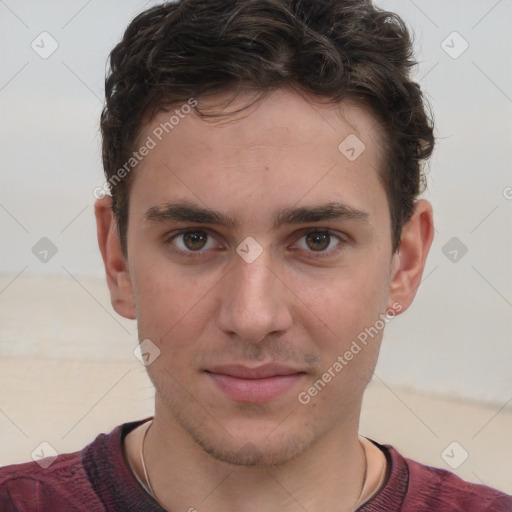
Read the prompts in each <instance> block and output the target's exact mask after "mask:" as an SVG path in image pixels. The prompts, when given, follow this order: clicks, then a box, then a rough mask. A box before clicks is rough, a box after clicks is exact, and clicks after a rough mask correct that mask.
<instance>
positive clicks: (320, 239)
mask: <svg viewBox="0 0 512 512" xmlns="http://www.w3.org/2000/svg"><path fill="white" fill-rule="evenodd" d="M342 242H343V238H342V237H341V235H337V234H335V233H331V232H329V231H319V230H313V231H309V232H307V233H304V235H303V236H301V237H300V239H299V240H298V241H297V243H296V244H295V246H296V247H298V248H299V249H301V250H303V251H307V252H309V253H312V252H316V253H319V256H320V254H321V253H325V254H326V255H327V254H334V253H335V252H336V251H337V250H338V249H341V247H342V245H343V244H342Z"/></svg>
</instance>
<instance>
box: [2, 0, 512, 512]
mask: <svg viewBox="0 0 512 512" xmlns="http://www.w3.org/2000/svg"><path fill="white" fill-rule="evenodd" d="M410 55H411V45H410V40H409V35H408V32H407V30H406V28H405V26H404V25H403V23H402V21H401V20H400V19H399V18H398V17H397V16H396V15H394V14H392V13H388V12H383V11H381V10H378V9H377V8H375V7H374V6H372V4H371V3H370V2H369V1H362V0H361V1H353V0H352V1H348V0H347V1H340V0H315V1H312V0H308V1H302V0H242V1H237V2H234V1H226V0H207V1H206V0H205V1H202V0H182V1H181V2H177V3H171V4H166V5H161V6H157V7H153V8H151V9H149V10H147V11H145V12H143V13H142V14H140V15H139V16H138V17H137V18H135V19H134V20H133V21H132V23H131V24H130V26H129V27H128V29H127V30H126V32H125V35H124V38H123V40H122V41H121V42H120V43H119V44H118V45H117V46H116V48H115V49H114V50H113V52H112V54H111V59H110V64H111V72H110V74H109V76H108V78H107V81H106V96H107V101H106V107H105V109H104V111H103V114H102V119H101V129H102V135H103V162H104V168H105V173H106V177H107V182H108V185H109V191H110V193H111V196H106V197H102V198H100V199H98V201H97V203H96V219H97V226H98V240H99V246H100V250H101V254H102V256H103V260H104V263H105V269H106V276H107V283H108V286H109V289H110V294H111V299H112V305H113V307H114V309H115V310H116V311H117V312H118V313H119V314H120V315H122V316H124V317H126V318H132V319H137V323H138V331H139V339H140V341H141V351H142V353H143V357H144V361H145V364H147V370H148V374H149V376H150V378H151V380H152V382H153V384H154V386H155V390H156V394H155V414H154V417H152V418H147V419H144V420H141V421H138V422H134V423H128V424H124V425H121V426H119V427H117V428H116V429H115V430H114V431H112V432H111V433H110V434H108V435H105V434H102V435H100V436H98V438H97V439H96V440H95V441H94V442H92V443H91V444H90V445H89V446H87V447H85V448H84V449H83V450H82V451H80V452H76V453H73V454H64V455H60V456H59V457H58V458H57V460H55V461H54V462H53V463H52V464H51V465H50V466H49V467H48V468H47V469H41V467H40V465H38V464H36V463H35V462H32V463H26V464H22V465H13V466H8V467H6V468H3V469H2V470H1V471H0V489H1V490H0V508H1V510H2V511H11V510H17V511H29V510H30V511H33V510H41V511H42V510H44V511H50V510H51V511H53V512H54V511H61V510H62V511H64V510H66V511H70V510H73V511H75V510H76V511H78V510H87V511H94V512H95V511H98V512H99V511H106V510H108V511H125V510H137V511H139V510H143V511H162V510H168V511H189V512H192V511H207V512H230V511H238V512H240V511H241V512H261V511H280V512H289V511H290V512H291V511H305V510H307V511H320V510H335V511H338V512H349V511H355V510H357V511H359V512H370V511H372V512H375V511H395V510H396V511H404V512H407V511H411V512H412V511H414V512H418V511H419V512H421V511H443V512H447V511H462V510H464V511H472V512H473V511H474V512H476V511H493V512H503V511H507V510H512V497H510V496H507V495H505V494H503V493H501V492H499V491H497V490H494V489H491V488H489V487H484V486H481V485H474V484H470V483H466V482H463V481H462V480H460V479H459V478H458V477H456V476H455V475H453V474H451V473H449V472H447V471H444V470H441V469H435V468H430V467H427V466H423V465H421V464H419V463H417V462H414V461H411V460H409V459H405V458H403V457H402V456H401V455H400V454H399V453H398V452H397V451H396V450H395V449H393V448H392V447H390V446H383V445H380V444H378V443H375V442H373V441H370V440H368V439H366V438H363V437H360V436H359V435H358V426H359V425H358V424H359V416H360V410H361V403H362V398H363V393H364V390H365V388H366V385H367V384H368V381H369V380H370V378H371V376H372V373H373V370H374V368H375V364H376V361H377V356H378V352H379V347H380V341H381V339H382V334H383V328H384V326H385V324H386V322H387V320H388V318H389V317H392V316H395V315H398V314H400V313H402V312H403V311H405V310H406V309H407V308H408V307H409V305H410V304H411V302H412V301H413V299H414V296H415V294H416V290H417V288H418V286H419V283H420V280H421V276H422V272H423V269H424V265H425V261H426V258H427V254H428V251H429V248H430V245H431V242H432V238H433V220H432V209H431V206H430V204H429V203H428V202H427V201H425V200H418V195H419V193H420V191H421V183H422V174H421V170H422V161H423V160H425V159H426V158H428V157H429V156H430V154H431V152H432V149H433V144H434V140H433V127H432V122H431V120H430V119H429V117H428V116H427V115H426V112H425V108H424V105H423V100H422V95H421V92H420V90H419V87H418V86H417V84H415V83H413V82H411V80H410V78H409V75H408V70H409V68H410V66H411V65H412V64H413V61H412V60H411V58H410ZM367 329H374V331H375V332H376V334H375V335H374V336H372V337H371V339H367V338H365V337H364V336H361V333H363V332H365V330H367Z"/></svg>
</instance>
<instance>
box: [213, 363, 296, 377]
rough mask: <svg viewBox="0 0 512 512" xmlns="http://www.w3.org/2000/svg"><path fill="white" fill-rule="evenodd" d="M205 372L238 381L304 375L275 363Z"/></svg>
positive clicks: (233, 366)
mask: <svg viewBox="0 0 512 512" xmlns="http://www.w3.org/2000/svg"><path fill="white" fill-rule="evenodd" d="M206 371H207V372H210V373H216V374H221V375H229V376H231V377H238V378H240V379H265V378H268V377H275V376H278V375H293V374H295V373H304V371H302V370H300V369H294V368H290V367H288V366H284V365H281V364H276V363H269V364H265V365H263V366H257V367H255V368H249V367H247V366H241V365H224V366H215V367H213V368H210V369H209V370H206Z"/></svg>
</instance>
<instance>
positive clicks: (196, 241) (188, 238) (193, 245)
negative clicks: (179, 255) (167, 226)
mask: <svg viewBox="0 0 512 512" xmlns="http://www.w3.org/2000/svg"><path fill="white" fill-rule="evenodd" d="M207 240H208V235H207V234H206V233H204V232H203V231H194V232H190V233H184V234H183V243H184V244H185V247H186V248H187V249H190V250H191V251H197V250H199V249H202V248H203V247H204V246H205V245H206V241H207Z"/></svg>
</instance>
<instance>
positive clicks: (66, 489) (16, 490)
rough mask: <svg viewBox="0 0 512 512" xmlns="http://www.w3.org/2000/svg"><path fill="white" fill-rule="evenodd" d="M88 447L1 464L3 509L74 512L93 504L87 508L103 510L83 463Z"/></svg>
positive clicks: (0, 495)
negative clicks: (29, 460)
mask: <svg viewBox="0 0 512 512" xmlns="http://www.w3.org/2000/svg"><path fill="white" fill-rule="evenodd" d="M86 448H87V447H86ZM86 448H84V449H83V450H81V451H77V452H74V453H66V454H61V455H59V456H58V457H56V458H50V457H47V458H44V459H40V460H38V461H37V462H34V461H33V462H25V463H22V464H12V465H9V466H4V467H2V468H0V510H1V511H2V512H10V511H13V512H14V511H16V512H28V511H31V512H35V511H37V512H39V511H49V510H51V511H52V512H58V511H70V512H74V511H78V510H84V508H83V507H84V505H93V508H88V510H91V511H94V512H96V511H97V512H100V511H103V507H101V508H98V506H97V504H96V503H95V501H96V496H95V494H94V492H93V489H92V487H91V485H90V482H89V479H88V476H87V473H86V471H85V468H84V466H83V464H82V456H83V452H84V450H85V449H86Z"/></svg>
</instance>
